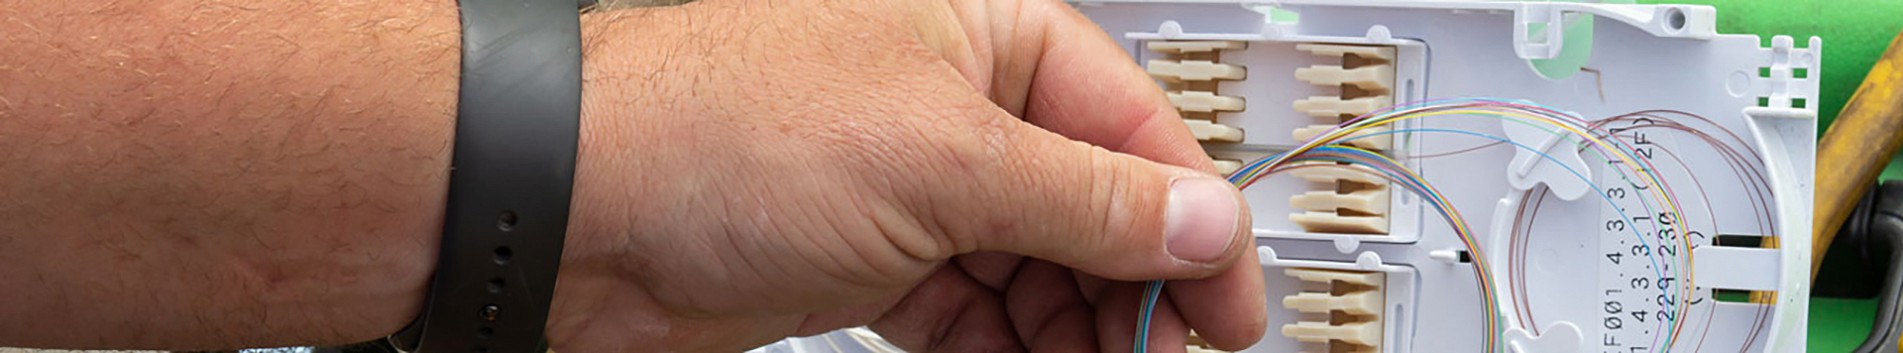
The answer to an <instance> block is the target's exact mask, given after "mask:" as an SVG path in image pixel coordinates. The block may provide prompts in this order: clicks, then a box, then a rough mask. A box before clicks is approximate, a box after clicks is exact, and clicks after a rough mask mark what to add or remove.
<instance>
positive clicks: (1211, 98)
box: [1168, 91, 1244, 113]
mask: <svg viewBox="0 0 1903 353" xmlns="http://www.w3.org/2000/svg"><path fill="white" fill-rule="evenodd" d="M1168 94H1169V96H1170V104H1172V105H1175V106H1176V110H1181V111H1186V112H1201V113H1209V112H1239V111H1242V108H1243V104H1244V102H1243V101H1242V98H1239V97H1231V96H1218V95H1216V93H1215V92H1207V91H1182V92H1169V93H1168Z"/></svg>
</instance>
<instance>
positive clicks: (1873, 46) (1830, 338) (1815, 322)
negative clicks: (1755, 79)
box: [1639, 0, 1903, 353]
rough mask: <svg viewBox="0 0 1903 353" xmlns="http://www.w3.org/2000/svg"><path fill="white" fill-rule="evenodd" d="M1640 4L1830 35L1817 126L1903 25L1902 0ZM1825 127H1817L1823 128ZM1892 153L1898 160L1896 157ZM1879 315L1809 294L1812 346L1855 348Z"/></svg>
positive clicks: (1722, 28)
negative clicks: (1706, 8) (1711, 10)
mask: <svg viewBox="0 0 1903 353" xmlns="http://www.w3.org/2000/svg"><path fill="white" fill-rule="evenodd" d="M1639 2H1641V3H1679V4H1699V5H1711V6H1714V7H1717V8H1718V32H1719V33H1727V34H1756V35H1758V36H1760V37H1762V38H1763V41H1764V44H1765V45H1766V46H1769V45H1770V43H1771V36H1773V35H1780V34H1782V35H1789V36H1792V37H1795V38H1796V39H1797V43H1799V44H1800V45H1802V43H1804V42H1805V38H1807V37H1810V36H1818V37H1822V38H1823V39H1824V62H1823V68H1822V69H1821V71H1822V75H1821V76H1820V77H1821V78H1822V79H1823V81H1822V82H1821V84H1822V87H1821V92H1820V96H1819V97H1818V102H1819V103H1820V105H1819V106H1818V113H1819V115H1820V118H1822V121H1820V122H1819V127H1820V128H1822V127H1827V126H1830V122H1831V121H1834V120H1835V119H1836V117H1837V112H1838V111H1840V110H1843V107H1844V102H1846V101H1848V100H1850V95H1851V94H1852V93H1855V92H1856V90H1857V84H1858V83H1860V82H1862V81H1863V76H1864V74H1865V73H1868V72H1869V71H1870V65H1871V64H1873V63H1875V62H1876V60H1877V57H1878V56H1880V55H1881V54H1882V53H1883V50H1884V49H1885V48H1887V47H1888V46H1889V44H1890V39H1891V38H1893V37H1895V36H1896V34H1897V31H1898V30H1899V29H1903V1H1898V0H1835V1H1829V0H1800V1H1789V0H1755V1H1754V0H1705V1H1700V0H1675V1H1658V0H1641V1H1639ZM1821 132H1822V131H1819V133H1821ZM1893 159H1894V158H1893ZM1883 178H1884V179H1899V178H1903V163H1891V164H1890V167H1889V168H1888V169H1886V170H1884V173H1883ZM1874 315H1876V301H1875V300H1871V299H1838V298H1819V297H1812V298H1811V311H1810V325H1811V326H1810V347H1809V351H1810V352H1816V353H1834V352H1849V351H1850V350H1851V349H1854V348H1856V347H1857V345H1858V344H1860V343H1862V342H1863V338H1864V335H1865V334H1868V333H1869V332H1870V324H1871V321H1872V320H1873V316H1874Z"/></svg>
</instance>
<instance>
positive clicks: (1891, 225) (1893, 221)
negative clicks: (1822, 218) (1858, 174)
mask: <svg viewBox="0 0 1903 353" xmlns="http://www.w3.org/2000/svg"><path fill="white" fill-rule="evenodd" d="M1838 234H1839V235H1838V238H1837V239H1838V241H1837V243H1848V244H1855V245H1861V246H1858V247H1857V248H1858V250H1860V251H1858V252H1856V253H1855V254H1857V255H1859V256H1858V258H1860V259H1884V261H1882V263H1881V264H1870V267H1869V268H1867V269H1866V270H1867V271H1865V272H1871V273H1877V274H1881V280H1879V281H1865V282H1874V283H1872V284H1874V286H1875V287H1877V293H1876V296H1877V298H1878V304H1877V312H1876V320H1875V321H1874V322H1872V325H1871V330H1870V335H1869V336H1868V337H1866V338H1865V339H1864V341H1863V344H1862V345H1860V346H1858V347H1857V349H1856V350H1854V351H1853V352H1858V353H1873V352H1895V351H1896V343H1897V338H1898V337H1899V335H1898V331H1899V330H1903V305H1899V302H1898V301H1899V298H1898V296H1899V295H1903V256H1896V251H1897V249H1903V181H1889V182H1884V183H1883V184H1881V185H1878V186H1877V187H1875V188H1871V189H1870V193H1869V194H1867V195H1864V198H1863V199H1862V200H1860V201H1858V203H1857V207H1856V208H1855V209H1853V210H1852V211H1851V213H1850V217H1849V218H1848V219H1846V220H1844V226H1843V228H1842V230H1841V231H1839V232H1838ZM1846 240H1849V241H1846ZM1831 248H1832V252H1833V253H1835V252H1837V247H1836V246H1832V247H1831Z"/></svg>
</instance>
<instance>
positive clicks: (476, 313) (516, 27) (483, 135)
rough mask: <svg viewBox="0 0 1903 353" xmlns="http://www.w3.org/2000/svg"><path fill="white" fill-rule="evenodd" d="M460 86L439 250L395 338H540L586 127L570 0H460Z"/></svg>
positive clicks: (442, 344) (466, 347) (528, 341)
mask: <svg viewBox="0 0 1903 353" xmlns="http://www.w3.org/2000/svg"><path fill="white" fill-rule="evenodd" d="M460 3H461V9H462V31H463V40H462V48H463V53H462V87H461V91H460V97H459V100H458V104H457V108H456V117H457V118H456V137H455V141H456V142H455V151H454V152H453V155H454V157H452V160H451V166H450V173H449V207H448V209H447V211H446V212H445V214H444V220H443V244H442V250H441V252H439V253H438V255H437V258H438V259H437V265H436V274H435V276H434V277H433V278H432V279H431V282H430V287H429V295H428V299H427V301H426V302H425V304H424V307H423V313H422V315H421V316H420V317H418V318H417V320H416V321H415V322H413V323H411V324H410V326H409V327H406V328H404V329H403V331H401V332H398V333H397V334H396V335H392V336H391V337H390V341H391V343H392V344H393V345H395V346H396V347H397V348H399V349H403V350H406V351H414V352H424V353H439V352H533V351H537V350H538V349H541V348H540V347H541V346H542V327H543V325H544V324H545V323H546V321H547V319H548V311H549V301H550V297H551V296H552V295H553V294H554V292H555V274H556V270H557V266H558V265H559V264H560V263H561V259H562V240H563V238H564V235H565V234H566V232H567V230H568V205H569V196H570V193H571V192H572V187H573V185H574V179H575V178H574V177H575V153H576V150H577V149H578V146H577V143H578V142H577V140H578V138H579V135H580V130H581V122H580V120H581V24H580V13H579V11H578V6H577V0H460Z"/></svg>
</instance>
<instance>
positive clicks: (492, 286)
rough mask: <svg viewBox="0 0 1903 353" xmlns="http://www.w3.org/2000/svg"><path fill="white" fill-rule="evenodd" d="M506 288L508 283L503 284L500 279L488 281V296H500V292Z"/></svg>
mask: <svg viewBox="0 0 1903 353" xmlns="http://www.w3.org/2000/svg"><path fill="white" fill-rule="evenodd" d="M508 288H509V283H508V282H503V281H502V278H490V279H489V294H502V290H504V289H508Z"/></svg>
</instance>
